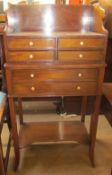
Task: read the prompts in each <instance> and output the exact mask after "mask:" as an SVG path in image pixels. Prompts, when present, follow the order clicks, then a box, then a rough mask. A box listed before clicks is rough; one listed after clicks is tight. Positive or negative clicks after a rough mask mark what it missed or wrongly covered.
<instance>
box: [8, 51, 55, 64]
mask: <svg viewBox="0 0 112 175" xmlns="http://www.w3.org/2000/svg"><path fill="white" fill-rule="evenodd" d="M54 57H55V56H54V52H53V51H37V52H34V51H33V52H25V51H23V52H16V51H10V52H8V58H7V59H8V60H7V61H15V62H21V61H47V60H53V59H54Z"/></svg>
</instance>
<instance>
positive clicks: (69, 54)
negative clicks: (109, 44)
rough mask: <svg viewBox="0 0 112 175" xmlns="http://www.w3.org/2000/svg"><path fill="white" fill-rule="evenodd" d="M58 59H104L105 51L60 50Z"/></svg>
mask: <svg viewBox="0 0 112 175" xmlns="http://www.w3.org/2000/svg"><path fill="white" fill-rule="evenodd" d="M58 59H59V60H62V61H102V60H104V52H103V51H59V53H58Z"/></svg>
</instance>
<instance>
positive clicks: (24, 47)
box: [4, 5, 107, 169]
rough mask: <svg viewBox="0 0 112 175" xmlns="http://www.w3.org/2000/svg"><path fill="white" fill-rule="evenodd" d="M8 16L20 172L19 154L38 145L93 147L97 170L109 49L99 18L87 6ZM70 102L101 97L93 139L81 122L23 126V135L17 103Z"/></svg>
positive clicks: (30, 9) (24, 9)
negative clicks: (37, 99) (96, 150)
mask: <svg viewBox="0 0 112 175" xmlns="http://www.w3.org/2000/svg"><path fill="white" fill-rule="evenodd" d="M6 15H7V22H6V30H5V32H4V44H5V56H6V63H5V64H4V67H5V72H6V82H7V92H8V98H9V106H10V114H11V126H12V138H13V141H14V151H15V169H17V167H18V164H19V159H20V150H19V148H21V147H23V146H26V145H29V144H31V143H33V142H38V143H41V144H42V143H45V142H47V143H48V142H50V143H71V142H73V143H74V142H75V141H77V142H79V143H82V142H85V143H88V145H89V154H90V160H91V163H92V165H94V148H95V139H96V131H97V122H98V114H99V106H100V99H101V95H102V83H103V78H104V71H105V53H106V45H107V31H106V30H105V29H104V27H103V24H102V19H101V16H100V15H99V12H98V11H97V10H96V9H95V8H94V7H92V6H81V5H79V6H67V5H37V6H34V5H30V6H28V5H21V6H20V5H12V6H10V8H9V9H8V11H7V14H6ZM67 96H83V97H86V96H95V102H94V106H93V113H92V116H91V121H90V131H89V134H88V132H87V130H86V127H85V125H84V123H83V122H80V121H69V122H67V121H66V122H64V121H63V122H60V121H57V122H38V123H25V122H23V124H22V127H21V130H20V131H19V133H18V132H17V123H16V112H15V105H14V103H15V99H16V98H23V97H25V98H32V97H33V98H35V97H47V98H48V97H67ZM82 108H83V107H82ZM29 133H30V134H29Z"/></svg>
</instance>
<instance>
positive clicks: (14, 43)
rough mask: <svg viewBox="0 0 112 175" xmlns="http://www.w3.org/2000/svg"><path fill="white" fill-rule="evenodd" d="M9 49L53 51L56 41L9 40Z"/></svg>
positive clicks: (41, 39) (47, 39)
mask: <svg viewBox="0 0 112 175" xmlns="http://www.w3.org/2000/svg"><path fill="white" fill-rule="evenodd" d="M7 46H8V49H13V50H14V49H31V50H33V49H53V48H55V40H54V39H49V38H37V39H34V38H8V40H7Z"/></svg>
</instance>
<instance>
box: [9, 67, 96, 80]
mask: <svg viewBox="0 0 112 175" xmlns="http://www.w3.org/2000/svg"><path fill="white" fill-rule="evenodd" d="M12 77H13V81H14V82H15V83H16V82H18V81H19V82H20V81H36V80H39V81H46V80H60V81H61V80H64V81H71V80H73V81H74V80H75V81H96V80H97V77H98V70H97V69H72V70H71V69H70V70H69V69H65V70H62V69H48V70H44V69H43V70H35V69H30V70H29V69H20V70H13V71H12Z"/></svg>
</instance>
